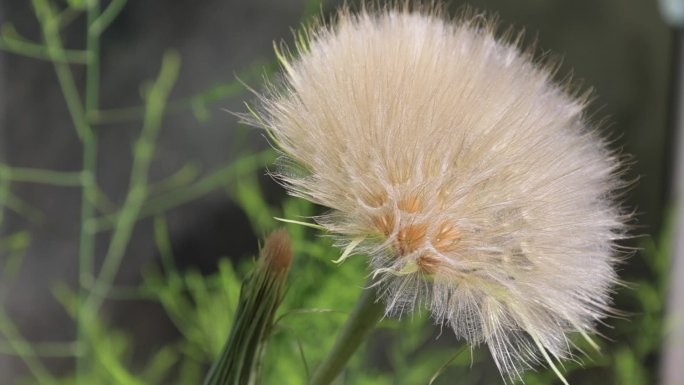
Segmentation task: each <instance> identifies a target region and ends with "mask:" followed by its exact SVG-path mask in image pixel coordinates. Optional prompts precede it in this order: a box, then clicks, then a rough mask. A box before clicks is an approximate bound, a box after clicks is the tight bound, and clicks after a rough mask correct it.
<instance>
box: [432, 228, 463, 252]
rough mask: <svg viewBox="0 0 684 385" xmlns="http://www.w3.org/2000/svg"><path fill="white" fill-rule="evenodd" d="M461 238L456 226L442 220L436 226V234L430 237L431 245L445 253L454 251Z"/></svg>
mask: <svg viewBox="0 0 684 385" xmlns="http://www.w3.org/2000/svg"><path fill="white" fill-rule="evenodd" d="M460 240H461V233H460V231H458V229H457V228H455V227H454V226H452V225H451V224H449V223H448V222H442V224H440V225H439V227H437V234H435V236H434V238H433V239H432V246H434V248H435V249H437V250H439V251H441V252H443V253H445V252H449V251H454V250H455V249H456V247H457V246H458V243H459V241H460Z"/></svg>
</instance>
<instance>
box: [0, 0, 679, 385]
mask: <svg viewBox="0 0 684 385" xmlns="http://www.w3.org/2000/svg"><path fill="white" fill-rule="evenodd" d="M339 3H340V2H337V1H333V0H327V1H324V2H323V6H322V12H323V13H324V14H328V13H329V12H331V11H332V10H333V9H334V8H335V7H336V6H337V5H338V4H339ZM447 3H448V8H449V10H450V11H451V12H453V13H456V12H457V11H458V9H459V8H460V7H462V6H463V4H466V3H465V2H462V1H449V2H447ZM58 4H61V3H59V2H58ZM467 4H469V5H470V6H472V7H473V8H474V9H477V10H481V11H485V12H487V13H490V14H494V15H498V18H499V20H500V24H501V25H502V26H503V27H506V26H509V25H512V26H514V28H515V29H524V30H525V31H526V41H527V43H528V44H529V43H532V42H534V41H536V42H537V47H538V48H537V54H538V55H551V56H552V57H553V58H556V59H558V60H561V61H562V65H561V69H560V71H559V73H558V79H559V80H562V79H565V78H566V77H567V76H570V75H571V76H572V77H573V78H574V79H575V82H577V83H579V84H581V85H582V87H583V88H585V89H588V88H591V89H593V90H594V95H595V100H594V102H593V104H592V106H591V109H590V111H589V113H590V117H591V120H592V121H594V122H595V123H596V124H598V125H599V126H600V128H601V130H604V131H605V132H606V133H607V135H608V136H609V137H610V138H613V139H614V142H613V143H614V146H615V147H616V148H619V149H620V150H621V151H622V152H623V153H624V154H631V156H632V165H631V168H630V171H629V175H628V177H629V178H630V179H636V178H638V179H639V181H638V184H636V185H635V187H634V188H632V189H631V190H630V191H629V193H628V194H627V195H626V202H625V204H626V205H627V206H628V207H631V208H634V209H635V210H636V211H637V212H638V217H637V218H638V223H637V224H638V227H637V229H636V232H637V233H639V234H643V235H645V236H647V237H648V236H650V235H654V234H658V233H659V232H660V231H661V228H662V223H663V218H664V212H665V209H666V192H667V189H668V178H667V176H668V173H669V169H670V168H669V167H668V161H669V158H668V157H669V150H668V145H669V140H670V139H671V138H670V137H669V135H670V134H668V128H667V127H668V125H667V123H668V109H669V108H668V100H669V95H670V92H671V91H670V85H671V80H670V78H671V76H670V74H671V72H672V71H671V70H672V68H671V66H672V65H671V63H672V60H671V53H670V50H671V48H672V44H673V41H672V34H671V32H670V30H669V29H668V27H667V26H666V25H665V23H664V21H663V20H662V18H661V15H660V13H659V9H658V3H657V2H656V1H654V0H632V1H628V2H626V1H624V0H574V1H564V0H517V1H509V0H479V1H471V2H468V3H467ZM312 7H313V13H317V9H318V4H317V3H313V6H312V3H311V2H310V1H305V0H202V1H159V0H136V1H130V2H128V4H127V5H126V8H125V9H124V10H123V12H122V14H121V15H120V16H119V17H118V18H117V19H116V21H115V22H114V23H113V24H112V26H111V28H110V29H109V30H107V31H106V33H105V34H104V35H103V41H102V52H103V62H102V85H101V87H102V97H101V105H102V106H103V107H104V108H119V107H129V106H136V105H139V104H140V83H141V82H142V81H143V80H145V79H150V78H153V77H154V76H156V74H157V72H158V70H159V63H160V58H161V56H162V55H163V52H164V51H165V50H166V49H169V48H173V49H175V50H177V51H178V52H179V54H180V57H181V60H182V64H181V71H180V77H179V81H178V83H177V85H176V87H175V88H174V90H173V93H172V99H179V98H183V97H186V96H189V95H193V94H196V93H199V92H201V91H203V90H205V89H208V88H211V87H212V86H213V85H214V84H216V83H217V82H218V83H221V82H222V83H229V82H232V81H233V80H234V79H235V76H236V74H238V75H239V76H240V77H241V78H243V80H244V81H245V82H246V83H247V84H249V85H250V86H252V87H255V88H257V89H258V88H259V85H260V76H259V73H258V72H257V74H256V75H255V74H254V73H253V71H252V72H249V73H247V74H245V73H244V72H243V71H244V70H245V69H246V68H254V67H255V66H257V67H258V68H261V67H263V68H272V67H273V64H274V55H273V49H272V47H273V41H274V40H276V41H280V40H285V41H288V42H289V41H291V40H292V37H291V29H292V28H295V27H297V26H298V25H299V23H300V21H301V19H302V17H303V15H305V14H308V13H311V11H312V9H311V8H312ZM8 23H11V25H13V27H14V29H16V30H17V32H18V33H19V34H21V35H22V36H24V37H27V38H30V39H32V40H40V31H39V27H38V25H37V22H36V20H35V17H34V16H33V13H32V10H31V6H30V2H29V1H26V0H2V1H0V24H1V25H3V26H5V27H7V26H8V25H9V24H8ZM79 28H83V20H82V19H77V20H74V22H73V23H72V25H71V27H69V28H68V29H67V31H66V35H65V38H66V42H67V45H68V46H69V47H81V46H83V44H84V42H83V41H82V31H81V30H80V29H79ZM502 29H503V28H502ZM75 68H78V67H75ZM263 72H264V73H265V72H266V70H264V71H263ZM76 74H77V78H78V79H81V81H82V76H83V73H82V72H79V71H78V70H77V72H76ZM244 98H247V99H250V98H252V97H251V96H249V94H244V93H243V94H242V95H240V96H238V97H232V98H230V97H229V98H224V99H222V100H219V101H216V102H214V103H212V104H211V105H209V107H208V109H207V111H205V112H203V113H202V114H201V115H202V116H201V118H198V112H197V111H194V112H193V111H192V109H191V108H178V109H177V110H174V111H171V112H170V113H169V115H168V117H167V118H166V120H165V122H164V128H163V130H162V133H161V136H160V139H159V147H158V150H157V154H156V157H155V159H154V161H153V164H152V169H151V174H152V176H151V178H152V179H159V178H160V177H163V176H166V175H169V174H171V173H172V172H173V171H174V170H177V169H178V168H179V167H181V166H182V165H184V164H186V163H187V161H188V160H189V159H192V160H194V161H195V162H196V164H197V165H198V167H201V168H202V169H203V170H211V169H212V168H216V167H217V166H218V165H220V164H223V163H225V162H227V161H230V160H231V159H234V158H235V157H236V156H237V155H238V153H239V152H240V151H244V149H245V148H253V149H258V148H264V147H265V146H266V143H265V140H264V139H263V138H262V137H261V135H260V133H258V132H256V131H254V130H247V133H245V130H240V131H238V129H237V122H236V120H237V119H236V118H235V117H234V116H232V115H230V114H228V113H227V112H225V111H224V110H230V111H244V107H243V105H242V100H243V99H244ZM205 113H206V114H205ZM138 129H139V124H138V123H137V122H133V123H129V122H116V123H114V122H112V123H107V122H103V124H101V125H100V126H99V127H98V130H99V133H100V142H99V147H98V151H99V156H100V159H101V162H100V163H99V165H98V173H99V180H98V182H99V183H100V184H101V186H102V189H103V190H104V191H106V192H107V193H108V194H109V198H110V199H111V200H113V201H115V202H120V201H122V199H123V195H124V194H125V192H126V188H127V183H128V177H129V176H128V174H127V171H126V170H129V167H130V155H131V142H132V140H133V139H134V138H135V137H136V135H137V132H138ZM0 161H1V162H4V163H7V164H10V165H12V166H17V167H37V168H46V169H55V170H65V171H66V170H78V169H80V167H81V151H80V144H79V140H78V138H77V137H76V135H75V133H74V130H73V126H72V124H71V121H70V118H69V115H68V112H67V109H66V106H65V103H64V99H63V97H62V95H61V92H60V90H59V88H58V83H57V80H56V76H55V72H54V70H53V67H52V65H51V63H49V62H47V61H41V60H36V59H31V58H25V57H21V56H18V55H14V54H10V53H6V52H0ZM264 183H267V185H268V186H269V188H272V189H273V190H274V192H273V194H276V195H277V194H281V192H280V190H279V189H280V188H279V187H278V186H277V185H275V184H269V183H268V182H266V181H265V182H264ZM12 192H13V194H15V195H16V196H20V197H22V198H23V199H24V200H25V201H26V202H27V203H29V204H30V205H31V206H33V207H34V208H36V209H38V210H40V211H42V212H43V213H44V217H43V218H42V220H36V221H32V220H30V219H26V218H24V217H20V216H17V215H14V214H12V213H10V212H8V213H7V214H6V216H5V218H4V221H3V222H2V224H1V226H2V227H0V236H1V235H6V234H11V233H12V232H13V231H15V230H16V229H20V228H22V229H24V228H29V229H30V230H31V232H32V233H33V239H36V240H40V242H32V243H31V246H30V248H29V249H28V251H27V253H26V255H25V257H24V261H23V264H22V267H21V269H20V270H19V275H18V277H17V279H16V282H14V283H12V285H11V287H4V289H7V290H10V293H11V295H10V296H9V297H8V298H6V299H5V302H4V303H3V304H2V306H3V307H4V308H5V309H6V311H7V312H8V314H10V315H11V317H12V319H14V320H15V322H16V323H17V324H18V325H19V326H20V329H21V331H22V332H23V333H24V335H26V336H28V337H29V339H30V340H41V341H58V340H63V339H65V338H73V333H74V331H73V324H72V322H71V321H70V320H69V318H68V316H67V315H66V314H65V312H64V311H63V309H62V307H61V306H60V305H59V304H58V303H56V301H54V299H52V296H51V295H50V290H51V288H52V287H53V286H54V284H55V283H56V282H59V281H66V282H72V283H73V282H75V281H76V279H77V271H78V269H77V257H76V250H78V249H77V244H76V243H75V242H77V239H78V231H79V221H78V220H79V217H78V212H79V207H80V206H79V205H80V196H79V195H78V194H75V193H74V190H73V189H72V188H68V187H64V188H61V187H51V186H43V185H36V184H17V185H16V187H13V190H12ZM168 220H169V226H170V232H171V235H172V238H173V239H174V246H175V247H176V249H177V250H176V251H177V254H178V257H179V258H180V259H181V262H180V263H181V264H182V265H194V266H198V267H199V268H200V269H202V270H203V271H211V270H212V269H214V268H215V266H214V265H215V262H214V261H215V258H217V257H218V256H222V255H231V256H242V255H247V254H252V253H253V252H254V250H255V249H256V245H257V241H256V239H257V238H256V237H257V236H260V235H261V234H257V235H254V234H251V232H250V231H249V230H248V229H249V227H248V226H247V225H246V223H245V222H246V219H245V216H244V214H243V213H242V212H241V210H240V209H239V208H238V207H236V206H233V205H231V204H229V203H227V202H226V200H225V199H222V196H221V194H218V193H217V194H209V195H207V196H205V197H203V198H202V199H200V200H198V201H196V202H194V203H191V204H187V205H184V206H182V207H179V208H177V209H174V210H172V211H171V212H170V213H169V215H168ZM228 234H231V238H230V239H228V236H227V235H228ZM151 237H152V233H151V228H150V226H145V225H144V224H143V225H140V226H138V227H137V228H136V232H135V234H134V236H133V239H132V243H131V245H130V248H129V249H128V252H127V257H126V262H125V264H124V267H123V269H122V271H121V272H120V274H119V276H118V282H119V283H121V284H134V283H136V282H138V281H139V280H140V270H141V266H144V265H145V264H148V263H151V262H152V263H154V261H155V260H156V259H157V258H158V256H157V252H156V251H155V249H154V247H153V246H152V245H151V243H150V242H149V239H150V238H151ZM236 240H237V241H236ZM99 241H102V239H100V240H99ZM638 242H639V241H638V240H635V241H634V243H635V244H637V243H638ZM103 245H104V243H102V242H98V245H97V247H98V254H102V253H103V252H104V250H103ZM198 256H201V258H199V257H198ZM643 268H644V266H643V262H642V261H641V260H640V258H639V255H638V254H637V255H635V256H634V257H632V258H631V259H630V260H629V261H628V263H627V264H626V265H625V266H623V271H622V273H621V275H622V276H623V277H624V279H626V280H628V281H629V280H632V279H639V278H641V277H640V275H639V274H640V271H642V270H643ZM2 285H5V283H2V282H0V286H2ZM623 305H624V306H625V307H628V308H629V306H630V305H629V304H623ZM625 310H630V309H625ZM108 311H110V312H111V314H112V316H111V317H112V319H113V320H114V321H115V322H117V323H120V324H122V325H124V326H125V327H130V328H133V329H135V328H140V329H141V332H140V333H138V335H139V336H141V341H140V343H141V344H143V345H144V343H145V341H146V340H150V341H153V340H155V339H164V338H168V337H169V336H171V335H173V333H174V332H173V328H172V326H171V325H169V324H168V321H164V320H163V317H162V316H161V315H160V314H159V309H155V308H154V307H153V306H152V307H150V306H137V307H135V306H133V307H130V306H127V307H122V306H119V305H118V304H117V303H112V304H109V305H108ZM657 359H658V358H657V356H654V357H652V358H651V360H650V362H646V363H644V364H645V365H649V366H650V368H651V369H652V370H655V369H653V368H655V367H656V366H657ZM54 365H56V366H59V365H64V367H67V368H68V365H69V363H68V362H64V361H59V360H57V361H56V362H54ZM25 373H26V372H25V369H24V366H23V364H22V363H21V362H20V360H18V359H16V358H13V357H10V356H6V355H0V383H1V384H11V383H13V381H14V380H15V379H16V378H17V376H19V375H21V374H25Z"/></svg>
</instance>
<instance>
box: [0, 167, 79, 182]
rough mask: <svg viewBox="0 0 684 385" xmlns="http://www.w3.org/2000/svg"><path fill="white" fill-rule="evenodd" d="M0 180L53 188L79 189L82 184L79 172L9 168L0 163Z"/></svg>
mask: <svg viewBox="0 0 684 385" xmlns="http://www.w3.org/2000/svg"><path fill="white" fill-rule="evenodd" d="M0 179H3V180H6V181H8V182H15V183H17V182H23V183H42V184H49V185H53V186H63V187H79V186H82V185H83V183H84V174H83V173H82V172H80V171H54V170H44V169H39V168H28V167H10V166H7V165H5V164H2V163H0Z"/></svg>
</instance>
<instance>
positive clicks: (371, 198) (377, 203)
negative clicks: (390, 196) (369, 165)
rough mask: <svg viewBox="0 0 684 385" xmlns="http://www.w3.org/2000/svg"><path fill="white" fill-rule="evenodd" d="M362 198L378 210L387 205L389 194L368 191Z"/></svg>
mask: <svg viewBox="0 0 684 385" xmlns="http://www.w3.org/2000/svg"><path fill="white" fill-rule="evenodd" d="M360 198H361V200H362V201H363V203H365V204H366V205H368V206H369V207H373V208H377V207H382V205H384V204H385V201H387V193H386V192H385V191H372V192H371V191H368V192H365V193H363V194H361V196H360Z"/></svg>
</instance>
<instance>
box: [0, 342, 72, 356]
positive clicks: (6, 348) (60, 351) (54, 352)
mask: <svg viewBox="0 0 684 385" xmlns="http://www.w3.org/2000/svg"><path fill="white" fill-rule="evenodd" d="M22 342H23V341H14V343H11V342H4V343H0V354H3V355H7V356H22V355H23V356H27V357H29V356H30V357H74V356H76V355H77V354H78V344H77V343H76V342H41V343H36V342H33V343H31V344H30V346H31V349H28V350H26V349H24V350H21V349H23V345H22ZM17 347H19V349H20V350H19V351H17V350H16V348H17Z"/></svg>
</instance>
